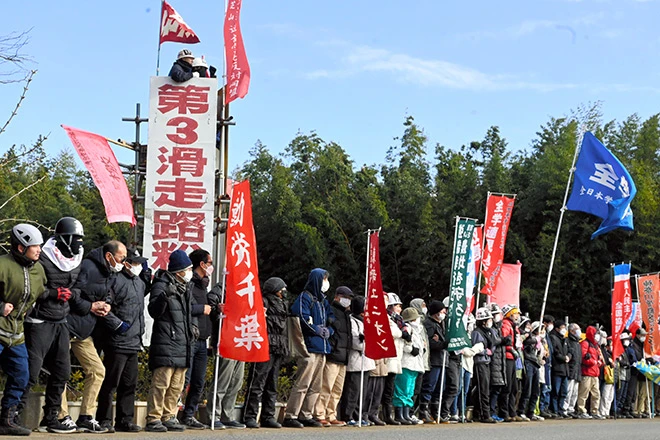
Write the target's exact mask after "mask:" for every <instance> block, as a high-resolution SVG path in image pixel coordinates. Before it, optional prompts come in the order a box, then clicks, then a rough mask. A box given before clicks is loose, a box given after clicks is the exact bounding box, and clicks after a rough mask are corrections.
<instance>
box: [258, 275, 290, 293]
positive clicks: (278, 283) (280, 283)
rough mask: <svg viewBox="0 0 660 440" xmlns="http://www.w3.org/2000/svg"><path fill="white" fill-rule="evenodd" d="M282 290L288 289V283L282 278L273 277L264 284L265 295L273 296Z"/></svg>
mask: <svg viewBox="0 0 660 440" xmlns="http://www.w3.org/2000/svg"><path fill="white" fill-rule="evenodd" d="M282 289H286V283H285V282H284V280H283V279H282V278H277V277H271V278H268V279H267V280H266V282H265V283H264V289H263V290H264V295H273V294H275V293H277V292H279V291H280V290H282Z"/></svg>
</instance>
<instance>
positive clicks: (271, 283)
mask: <svg viewBox="0 0 660 440" xmlns="http://www.w3.org/2000/svg"><path fill="white" fill-rule="evenodd" d="M321 281H323V280H321ZM284 288H286V283H285V282H284V280H283V279H282V278H278V277H271V278H268V279H267V280H266V282H265V283H264V288H263V294H264V295H275V294H276V293H277V292H279V291H280V290H282V289H284Z"/></svg>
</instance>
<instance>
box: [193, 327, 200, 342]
mask: <svg viewBox="0 0 660 440" xmlns="http://www.w3.org/2000/svg"><path fill="white" fill-rule="evenodd" d="M192 334H193V338H195V340H197V339H199V327H197V326H196V325H193V326H192Z"/></svg>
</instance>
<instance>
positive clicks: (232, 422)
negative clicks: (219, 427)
mask: <svg viewBox="0 0 660 440" xmlns="http://www.w3.org/2000/svg"><path fill="white" fill-rule="evenodd" d="M222 423H224V425H225V427H226V428H228V429H245V425H244V424H242V423H241V422H238V421H236V420H230V421H228V422H222Z"/></svg>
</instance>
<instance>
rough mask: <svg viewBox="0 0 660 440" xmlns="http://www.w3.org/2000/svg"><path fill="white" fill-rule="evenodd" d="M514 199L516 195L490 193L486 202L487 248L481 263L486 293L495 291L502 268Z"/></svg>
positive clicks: (485, 233)
mask: <svg viewBox="0 0 660 440" xmlns="http://www.w3.org/2000/svg"><path fill="white" fill-rule="evenodd" d="M514 201H515V196H513V197H509V196H504V195H493V194H490V195H489V196H488V201H487V202H486V222H485V223H484V239H485V240H486V249H485V251H484V255H483V260H482V263H481V264H482V265H481V267H482V269H481V273H482V274H483V276H484V287H483V288H482V289H481V293H484V294H486V295H490V294H492V293H493V290H494V289H495V285H496V284H497V279H498V277H499V275H500V272H501V270H502V263H503V262H504V246H505V244H506V235H507V233H508V232H509V223H510V222H511V213H512V212H513V202H514Z"/></svg>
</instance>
